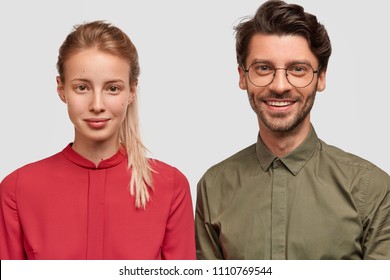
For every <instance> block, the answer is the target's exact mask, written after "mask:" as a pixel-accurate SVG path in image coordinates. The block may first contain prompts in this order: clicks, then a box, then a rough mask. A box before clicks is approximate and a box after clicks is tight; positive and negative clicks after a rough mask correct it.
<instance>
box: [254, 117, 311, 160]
mask: <svg viewBox="0 0 390 280" xmlns="http://www.w3.org/2000/svg"><path fill="white" fill-rule="evenodd" d="M259 126H260V137H261V140H262V141H263V143H264V144H265V146H266V147H267V148H268V149H269V150H270V152H271V153H272V154H274V155H275V156H277V157H279V158H281V157H284V156H286V155H287V154H289V153H290V152H292V151H293V150H294V149H295V148H297V147H298V146H299V145H300V144H301V143H302V142H303V141H304V140H305V138H306V136H307V135H308V134H309V132H310V127H311V126H310V121H309V122H308V123H302V124H301V125H299V126H298V127H296V128H295V129H293V130H292V131H288V132H274V131H271V130H269V128H267V127H266V126H264V124H262V123H260V125H259Z"/></svg>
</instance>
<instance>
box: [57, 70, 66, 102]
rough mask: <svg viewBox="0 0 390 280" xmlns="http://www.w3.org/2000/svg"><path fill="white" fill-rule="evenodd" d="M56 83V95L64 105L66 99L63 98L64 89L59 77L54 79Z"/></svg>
mask: <svg viewBox="0 0 390 280" xmlns="http://www.w3.org/2000/svg"><path fill="white" fill-rule="evenodd" d="M56 81H57V93H58V96H59V97H60V99H61V100H62V102H64V103H65V104H66V97H65V89H64V87H65V86H64V83H63V82H62V81H61V78H60V77H59V76H57V77H56Z"/></svg>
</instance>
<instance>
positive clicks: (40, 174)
mask: <svg viewBox="0 0 390 280" xmlns="http://www.w3.org/2000/svg"><path fill="white" fill-rule="evenodd" d="M57 69H58V73H59V76H58V77H57V91H58V95H59V97H60V99H61V100H62V101H63V102H64V103H65V104H66V105H67V108H68V113H69V117H70V120H71V121H72V123H73V124H74V128H75V136H74V142H73V143H71V144H69V145H68V146H67V147H65V148H64V149H63V150H62V151H61V152H59V153H58V154H55V155H53V156H51V157H49V158H46V159H43V160H41V161H38V162H34V163H31V164H28V165H26V166H24V167H22V168H20V169H18V170H16V171H14V172H13V173H11V174H10V175H8V176H7V177H6V178H5V179H4V180H3V182H2V183H1V186H0V199H1V207H0V258H1V259H195V241H194V225H193V224H194V223H193V208H192V203H191V196H190V190H189V185H188V181H187V179H186V178H185V176H184V175H183V174H182V173H181V172H180V171H179V170H177V169H176V168H174V167H171V166H169V165H167V164H165V163H163V162H161V161H158V160H151V159H148V158H147V157H146V149H145V147H144V145H143V144H142V142H141V140H140V133H139V128H138V112H137V81H138V76H139V73H140V68H139V64H138V54H137V50H136V48H135V46H134V45H133V43H132V42H131V40H130V39H129V37H128V36H127V35H126V34H125V33H124V32H123V31H121V30H120V29H119V28H117V27H115V26H113V25H111V24H108V23H105V22H102V21H95V22H90V23H85V24H82V25H78V26H75V28H74V30H73V31H72V32H71V33H70V34H69V35H68V36H67V38H66V39H65V41H64V43H63V44H62V46H61V47H60V50H59V56H58V62H57Z"/></svg>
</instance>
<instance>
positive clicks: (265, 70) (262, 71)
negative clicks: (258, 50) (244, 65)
mask: <svg viewBox="0 0 390 280" xmlns="http://www.w3.org/2000/svg"><path fill="white" fill-rule="evenodd" d="M251 68H252V69H253V70H254V71H255V72H256V73H257V74H258V75H268V74H272V73H273V72H274V68H273V67H272V66H270V65H267V64H254V65H252V67H251Z"/></svg>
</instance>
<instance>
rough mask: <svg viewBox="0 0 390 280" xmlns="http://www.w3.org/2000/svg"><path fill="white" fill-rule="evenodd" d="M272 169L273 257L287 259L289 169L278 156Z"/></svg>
mask: <svg viewBox="0 0 390 280" xmlns="http://www.w3.org/2000/svg"><path fill="white" fill-rule="evenodd" d="M272 171H273V172H272V173H273V174H272V176H273V180H272V203H271V205H272V206H271V207H272V209H271V259H286V207H287V193H286V192H287V170H286V168H284V165H283V163H282V162H281V160H280V159H278V158H277V159H275V160H274V161H273V163H272Z"/></svg>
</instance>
